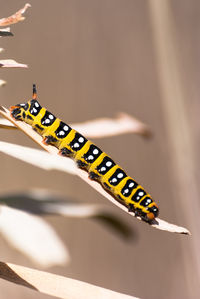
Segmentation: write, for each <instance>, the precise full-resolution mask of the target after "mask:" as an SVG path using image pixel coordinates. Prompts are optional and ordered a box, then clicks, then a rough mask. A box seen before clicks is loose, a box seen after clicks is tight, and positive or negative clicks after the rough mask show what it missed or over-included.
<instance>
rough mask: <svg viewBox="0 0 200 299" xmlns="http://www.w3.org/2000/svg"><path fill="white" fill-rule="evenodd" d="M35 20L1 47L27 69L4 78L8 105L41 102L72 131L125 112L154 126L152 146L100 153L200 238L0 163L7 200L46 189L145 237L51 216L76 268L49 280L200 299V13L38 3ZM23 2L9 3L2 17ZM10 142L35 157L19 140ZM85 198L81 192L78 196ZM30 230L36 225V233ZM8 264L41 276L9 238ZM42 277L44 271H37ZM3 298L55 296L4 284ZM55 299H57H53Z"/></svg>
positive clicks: (61, 181) (166, 6)
mask: <svg viewBox="0 0 200 299" xmlns="http://www.w3.org/2000/svg"><path fill="white" fill-rule="evenodd" d="M29 3H30V4H31V5H32V7H31V8H29V9H28V11H27V12H26V14H25V16H26V20H25V21H24V22H21V23H18V24H16V25H13V26H11V31H12V33H13V34H14V36H13V37H10V38H1V47H3V48H5V49H6V51H5V52H4V53H2V54H1V58H2V59H7V58H13V59H16V61H17V62H20V63H26V64H28V66H29V68H28V69H1V78H2V79H4V80H6V81H7V82H8V84H7V85H6V86H5V87H4V88H1V89H0V95H1V105H3V106H5V107H9V106H11V105H13V104H16V103H19V102H23V101H24V100H26V99H29V98H30V97H31V95H32V83H36V84H37V87H38V96H39V101H40V102H41V104H42V105H43V106H45V107H48V109H49V110H50V111H52V112H53V113H54V114H55V115H57V116H59V117H60V118H61V119H63V120H64V121H66V122H67V123H72V122H82V121H85V120H90V119H95V118H98V117H103V116H106V117H114V116H115V115H116V114H117V113H118V112H121V111H123V112H127V113H129V114H130V115H133V116H135V117H136V118H138V119H140V120H141V121H143V122H145V123H146V124H148V125H149V126H150V128H151V130H152V132H153V138H151V139H148V140H147V139H145V138H143V137H141V136H137V135H133V134H127V135H123V136H116V137H111V138H105V139H103V138H102V139H99V140H97V141H95V143H96V144H97V145H98V146H100V147H101V148H102V149H103V150H104V151H105V152H107V153H108V154H110V155H111V156H112V158H113V159H114V160H115V161H117V162H118V163H119V164H120V165H121V166H122V167H123V168H124V169H126V170H127V172H128V173H129V174H130V175H131V176H132V177H133V178H135V179H136V180H137V181H139V182H140V183H141V184H142V185H143V186H144V187H145V188H146V189H147V190H148V191H149V193H150V194H151V195H152V196H153V198H154V199H155V201H156V202H157V203H158V204H159V207H160V218H162V219H165V220H167V221H169V222H172V223H175V224H177V225H181V226H184V227H187V228H188V229H189V230H190V231H191V233H192V236H185V235H178V234H173V233H168V232H163V231H159V230H156V229H153V228H152V227H150V226H149V225H147V224H145V223H142V222H141V221H137V220H136V219H134V218H133V217H129V216H128V215H127V214H126V213H124V212H123V211H121V210H120V209H118V208H117V207H116V206H112V204H111V203H110V202H107V201H106V199H105V198H103V197H102V196H101V195H100V194H98V193H96V192H95V191H94V190H93V189H92V188H90V187H89V186H88V185H86V184H85V183H84V182H83V181H81V180H80V179H78V178H77V177H72V176H70V175H67V174H65V173H61V172H56V171H50V172H46V171H43V170H41V169H39V168H36V167H33V166H30V165H28V164H25V163H23V162H21V161H18V160H15V159H13V158H11V157H9V156H5V155H4V154H0V159H1V176H0V192H1V193H5V192H11V191H20V190H24V189H28V188H34V187H37V188H38V187H41V188H47V189H49V190H50V191H51V190H55V191H59V192H60V194H62V195H66V196H69V197H73V198H76V199H78V200H79V201H80V202H88V203H102V204H105V205H108V206H109V207H110V208H112V209H113V212H115V213H116V214H117V215H119V216H120V217H122V218H123V219H124V220H125V221H127V223H128V224H129V225H130V226H131V227H132V228H133V229H134V231H135V233H136V234H137V238H135V239H134V240H133V241H132V242H125V241H124V240H123V239H120V238H118V236H116V235H115V234H112V232H111V231H109V230H107V229H105V227H103V226H100V225H99V224H98V223H95V222H93V221H91V220H77V219H66V218H59V217H53V216H52V217H49V218H48V221H49V222H50V223H51V224H52V225H53V226H54V227H55V229H56V231H57V233H58V234H59V236H60V237H61V238H62V240H63V241H64V242H66V244H67V246H68V248H69V251H70V254H71V263H70V264H69V265H67V266H63V267H52V268H50V269H48V270H47V271H50V272H52V273H56V274H60V275H64V276H68V277H71V278H75V279H79V280H83V281H86V282H89V283H92V284H96V285H99V286H102V287H105V288H110V289H113V290H115V291H118V292H123V293H127V294H130V295H134V296H137V297H140V298H154V299H157V298H163V299H165V298H168V299H169V298H182V299H186V298H199V296H200V292H199V277H200V275H199V271H200V267H199V264H200V262H199V257H198V251H199V235H198V229H199V227H200V226H199V224H200V223H199V211H200V207H199V198H198V192H199V190H198V188H199V184H197V182H198V180H199V172H198V164H199V157H198V154H197V153H198V147H199V143H200V138H199V134H198V132H199V127H200V125H199V96H198V95H199V86H200V85H199V66H200V65H199V64H200V59H199V58H200V57H199V53H200V51H199V50H200V49H199V48H200V42H199V41H200V34H199V26H200V3H199V1H197V0H194V1H187V0H181V1H180V0H173V1H167V0H166V1H156V0H149V1H148V0H147V1H144V0H123V1H122V0H109V1H106V0H101V1H98V0H60V1H47V0H43V1H38V0H37V1H36V0H35V1H29ZM24 4H25V2H24V1H21V0H17V1H11V0H1V1H0V5H1V15H0V18H3V17H6V16H9V15H11V14H12V13H14V12H16V11H17V10H18V9H20V8H21V7H23V5H24ZM0 134H1V140H3V141H8V142H13V143H18V144H22V145H28V146H32V147H36V145H35V144H33V142H32V141H30V140H29V139H28V138H27V137H26V136H25V135H23V134H22V133H21V132H14V131H11V130H10V131H9V130H7V131H6V130H1V132H0ZM80 191H81V192H80ZM27 225H28V224H27ZM0 248H1V250H0V251H1V260H2V261H5V262H12V263H15V264H20V265H24V266H28V267H36V266H35V265H34V264H33V263H31V262H30V261H29V260H28V259H26V258H25V257H24V256H23V255H22V254H20V253H19V252H18V251H15V250H14V249H13V248H11V247H9V246H8V245H7V243H6V241H5V240H4V239H2V238H0ZM37 268H38V269H39V267H37ZM0 290H1V291H0V298H4V299H6V298H12V296H14V298H15V299H18V298H32V299H34V298H37V299H38V298H40V299H43V298H48V296H47V295H42V294H38V293H35V292H33V291H31V290H29V289H25V288H22V287H19V286H16V285H14V284H11V283H9V282H6V281H3V280H0ZM49 298H50V297H49Z"/></svg>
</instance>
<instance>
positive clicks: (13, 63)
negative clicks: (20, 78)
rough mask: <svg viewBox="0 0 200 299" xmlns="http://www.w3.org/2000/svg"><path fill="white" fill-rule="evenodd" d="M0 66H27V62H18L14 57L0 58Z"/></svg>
mask: <svg viewBox="0 0 200 299" xmlns="http://www.w3.org/2000/svg"><path fill="white" fill-rule="evenodd" d="M0 67H22V68H27V67H28V66H27V64H22V63H18V62H16V61H15V60H13V59H5V60H0Z"/></svg>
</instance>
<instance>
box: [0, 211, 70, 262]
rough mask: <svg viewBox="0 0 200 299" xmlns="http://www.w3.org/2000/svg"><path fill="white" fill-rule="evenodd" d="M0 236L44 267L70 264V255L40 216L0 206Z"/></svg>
mask: <svg viewBox="0 0 200 299" xmlns="http://www.w3.org/2000/svg"><path fill="white" fill-rule="evenodd" d="M0 212H1V217H0V232H1V233H2V234H3V235H4V237H5V238H6V240H7V241H8V242H9V243H10V244H11V245H12V246H13V247H15V248H16V249H18V250H20V251H21V252H22V253H23V254H25V255H27V256H28V257H29V258H30V259H31V260H33V261H34V262H36V263H37V264H40V265H42V266H43V267H51V266H53V265H63V264H65V263H66V262H69V254H68V252H67V250H66V248H65V246H64V244H63V243H62V241H61V240H60V239H59V238H58V236H57V234H56V232H55V231H54V230H53V228H52V227H51V226H50V225H49V224H47V222H45V221H44V220H42V219H41V218H40V217H38V216H33V215H30V214H28V213H26V212H22V211H19V210H16V209H13V208H10V207H6V206H0Z"/></svg>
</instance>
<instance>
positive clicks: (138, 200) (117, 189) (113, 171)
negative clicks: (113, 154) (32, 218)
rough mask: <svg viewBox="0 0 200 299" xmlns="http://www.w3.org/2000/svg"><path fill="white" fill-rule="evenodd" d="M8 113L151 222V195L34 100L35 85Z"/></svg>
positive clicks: (153, 215)
mask: <svg viewBox="0 0 200 299" xmlns="http://www.w3.org/2000/svg"><path fill="white" fill-rule="evenodd" d="M10 113H11V116H12V117H13V118H14V119H16V120H21V121H24V122H26V123H27V124H29V125H31V126H32V128H33V129H34V130H35V131H36V132H37V133H38V134H39V135H41V136H42V137H43V143H44V144H46V145H48V144H51V145H54V146H55V147H56V148H58V149H59V154H61V155H62V156H67V157H70V158H72V159H74V160H75V162H76V163H77V165H78V167H79V168H82V169H84V170H86V171H87V172H88V174H89V178H90V179H92V180H96V181H98V182H99V183H100V184H101V185H102V187H103V188H104V189H105V190H106V191H107V192H109V193H110V194H111V195H112V196H113V197H114V198H115V199H116V200H117V201H118V202H120V203H122V204H123V205H124V206H126V207H127V208H128V211H130V212H134V213H135V216H139V217H141V219H142V220H144V221H146V222H148V223H151V222H152V221H153V220H154V219H155V218H156V217H157V216H158V213H159V210H158V206H157V204H156V203H155V202H154V201H153V199H152V197H151V196H150V195H149V194H148V193H147V192H146V191H145V190H144V189H143V187H142V186H140V185H139V184H138V183H137V182H136V181H135V180H134V179H132V178H131V177H130V176H128V175H127V174H126V172H125V171H124V170H123V169H122V168H121V167H120V166H119V165H118V164H116V163H115V162H114V161H113V160H112V159H111V158H110V156H108V155H107V154H106V153H105V152H103V151H102V150H101V149H100V148H99V147H97V146H96V145H95V144H94V143H92V142H91V141H89V140H87V139H86V138H85V137H84V136H83V135H81V134H80V133H79V132H77V131H76V130H74V129H73V128H71V127H70V126H69V125H67V124H66V123H64V122H63V121H62V120H60V119H59V118H57V117H55V116H54V115H53V114H52V113H51V112H49V111H47V110H46V109H45V108H43V107H41V105H40V104H39V102H38V100H37V91H36V85H35V84H33V97H32V99H31V100H29V101H28V102H26V103H23V104H17V105H15V106H11V107H10Z"/></svg>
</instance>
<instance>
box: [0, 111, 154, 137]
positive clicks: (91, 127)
mask: <svg viewBox="0 0 200 299" xmlns="http://www.w3.org/2000/svg"><path fill="white" fill-rule="evenodd" d="M70 126H71V127H72V128H74V129H75V130H77V131H78V132H80V133H82V134H83V135H84V136H86V137H88V138H102V137H110V136H114V135H120V134H125V133H135V134H141V135H143V136H145V137H149V136H150V135H151V132H150V130H149V129H148V127H147V126H146V125H145V124H143V123H142V122H140V121H139V120H137V119H135V118H134V117H132V116H130V115H128V114H125V113H121V114H119V116H118V117H117V118H113V119H112V118H99V119H95V120H91V121H87V122H84V123H79V124H70ZM0 128H5V129H9V128H13V129H14V128H15V129H16V128H17V127H15V126H14V124H12V123H11V122H9V121H8V120H4V119H0Z"/></svg>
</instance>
